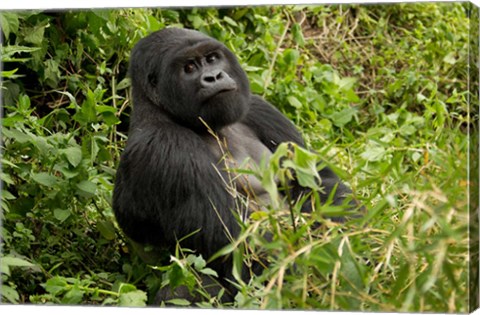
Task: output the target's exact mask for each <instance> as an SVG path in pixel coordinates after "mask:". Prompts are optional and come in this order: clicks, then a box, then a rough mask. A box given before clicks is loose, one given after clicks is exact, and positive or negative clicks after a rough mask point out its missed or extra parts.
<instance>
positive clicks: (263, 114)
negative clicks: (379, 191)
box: [244, 96, 357, 212]
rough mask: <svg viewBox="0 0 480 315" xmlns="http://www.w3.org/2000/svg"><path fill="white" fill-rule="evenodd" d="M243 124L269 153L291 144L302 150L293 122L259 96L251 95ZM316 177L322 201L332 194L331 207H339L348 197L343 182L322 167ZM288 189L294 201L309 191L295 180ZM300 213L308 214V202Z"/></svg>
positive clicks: (354, 203)
mask: <svg viewBox="0 0 480 315" xmlns="http://www.w3.org/2000/svg"><path fill="white" fill-rule="evenodd" d="M244 123H245V124H246V125H247V126H249V127H250V128H251V129H252V130H253V132H255V134H256V135H257V136H258V138H259V139H260V141H262V143H263V144H265V146H267V147H268V148H269V149H270V150H271V151H272V152H273V151H275V150H276V148H277V147H278V145H279V144H280V143H282V142H293V143H296V144H298V145H299V146H302V147H305V143H304V141H303V139H302V136H301V135H300V133H299V132H298V130H297V129H296V127H295V126H294V125H293V123H292V122H291V121H290V120H289V119H288V118H287V117H285V116H284V115H283V114H282V113H281V112H280V111H279V110H278V109H276V108H275V107H274V106H273V105H271V104H270V103H268V102H266V101H264V100H263V99H262V98H260V97H258V96H252V105H251V109H250V111H249V113H248V115H247V117H246V118H245V121H244ZM319 176H320V178H321V180H322V186H323V188H324V190H323V191H322V192H319V194H320V197H321V200H322V201H323V202H324V201H326V200H328V198H329V197H330V194H331V193H332V192H333V199H332V204H333V205H341V204H342V203H343V200H344V199H345V197H346V196H347V195H350V194H351V190H350V189H349V188H348V187H347V186H345V184H343V183H342V181H341V180H340V178H339V177H338V176H337V175H336V174H335V173H334V172H333V171H332V170H331V169H330V168H329V167H327V166H325V167H323V168H322V169H321V170H320V171H319ZM290 187H291V193H292V197H293V198H294V199H298V198H300V197H301V196H302V195H305V194H307V193H309V192H310V190H309V189H307V188H304V187H301V186H300V185H299V184H298V182H297V181H293V182H292V183H290ZM350 205H351V206H352V207H356V206H357V203H356V202H354V201H352V202H351V203H350ZM302 211H303V212H311V211H312V205H311V203H310V202H308V201H307V202H305V203H304V204H303V206H302Z"/></svg>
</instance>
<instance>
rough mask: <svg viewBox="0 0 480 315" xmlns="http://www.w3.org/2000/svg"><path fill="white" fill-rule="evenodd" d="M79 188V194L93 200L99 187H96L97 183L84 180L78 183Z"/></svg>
mask: <svg viewBox="0 0 480 315" xmlns="http://www.w3.org/2000/svg"><path fill="white" fill-rule="evenodd" d="M77 188H78V191H77V192H78V194H79V195H80V196H83V197H86V198H91V197H93V196H95V194H96V192H97V185H95V183H93V182H91V181H88V180H84V181H81V182H80V183H78V184H77Z"/></svg>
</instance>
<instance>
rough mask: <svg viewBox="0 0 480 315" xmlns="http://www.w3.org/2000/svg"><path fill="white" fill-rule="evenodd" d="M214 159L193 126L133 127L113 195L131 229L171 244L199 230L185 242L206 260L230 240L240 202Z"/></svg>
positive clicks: (136, 236)
mask: <svg viewBox="0 0 480 315" xmlns="http://www.w3.org/2000/svg"><path fill="white" fill-rule="evenodd" d="M159 125H160V126H161V127H159ZM212 163H215V161H214V158H213V155H212V153H211V152H210V151H208V150H207V148H206V147H205V145H204V143H203V141H202V140H201V139H200V137H199V136H198V135H197V134H195V133H194V132H192V131H191V130H189V129H187V128H183V127H181V126H179V125H177V124H173V123H168V122H167V123H166V122H164V121H163V122H161V124H160V123H158V122H157V124H155V125H153V124H151V122H149V124H146V125H144V126H142V127H137V128H134V129H132V130H131V132H130V137H129V141H128V145H127V147H126V149H125V152H124V154H123V157H122V160H121V163H120V165H119V169H118V171H117V180H116V185H115V191H114V199H113V207H114V209H115V212H116V213H115V214H116V217H117V220H118V222H119V224H120V226H122V228H123V230H124V231H125V233H126V234H127V235H128V236H129V237H130V238H132V239H133V240H134V241H136V242H138V243H141V244H150V245H153V246H156V247H166V246H169V245H170V246H171V245H172V244H176V242H177V241H178V240H179V239H181V238H182V237H184V236H186V235H188V234H190V233H193V232H195V231H196V230H199V231H198V232H197V233H195V234H193V235H191V236H190V237H188V238H187V239H185V240H184V241H183V242H182V243H181V244H182V247H185V248H190V249H195V250H197V252H198V253H200V254H202V255H203V256H204V257H205V258H208V257H209V256H211V254H213V253H214V252H216V251H217V250H218V249H220V248H221V247H222V246H224V245H226V244H228V242H229V239H228V233H230V234H231V235H232V236H233V237H235V236H237V235H238V229H239V227H238V224H237V222H236V221H235V217H234V216H233V214H232V212H231V211H232V209H233V206H234V200H233V198H232V196H230V194H229V193H228V192H227V191H226V189H225V185H224V183H223V179H222V177H221V175H220V174H219V173H218V172H216V171H215V169H214V167H212ZM219 218H221V219H219ZM225 227H226V228H225ZM227 230H228V232H227Z"/></svg>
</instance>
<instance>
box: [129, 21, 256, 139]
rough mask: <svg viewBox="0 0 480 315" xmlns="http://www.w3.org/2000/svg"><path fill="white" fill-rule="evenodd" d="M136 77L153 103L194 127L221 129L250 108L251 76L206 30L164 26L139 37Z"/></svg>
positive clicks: (133, 73)
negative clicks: (143, 36)
mask: <svg viewBox="0 0 480 315" xmlns="http://www.w3.org/2000/svg"><path fill="white" fill-rule="evenodd" d="M131 60H132V63H131V67H130V69H131V77H132V82H136V85H134V90H137V91H138V90H140V91H141V93H144V94H145V97H147V98H148V99H149V100H150V102H151V103H153V104H154V105H156V106H159V107H161V108H162V109H163V110H164V111H165V112H166V113H168V114H169V116H170V117H171V118H172V119H173V120H175V121H176V122H178V123H180V124H182V125H184V126H187V127H188V128H191V129H194V130H204V129H205V126H204V123H203V122H202V121H201V120H203V121H204V122H205V123H206V124H207V125H208V127H210V128H212V129H213V130H218V129H219V128H221V127H224V126H226V125H229V124H232V123H234V122H236V121H239V120H240V119H242V118H243V117H244V116H245V115H246V113H247V112H248V108H249V104H250V90H249V82H248V79H247V76H246V74H245V72H244V71H243V69H242V68H241V67H240V64H239V63H238V61H237V59H236V57H235V56H234V55H233V53H232V52H231V51H229V50H228V49H227V48H226V47H225V46H224V45H223V44H221V43H220V42H218V41H216V40H214V39H212V38H210V37H208V36H206V35H203V34H202V33H200V32H197V31H193V30H185V29H175V28H170V29H164V30H162V31H159V32H155V33H153V34H151V35H149V36H148V37H146V38H144V39H142V40H141V41H139V43H138V44H137V45H136V46H135V48H134V51H133V53H132V58H131Z"/></svg>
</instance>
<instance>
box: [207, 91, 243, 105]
mask: <svg viewBox="0 0 480 315" xmlns="http://www.w3.org/2000/svg"><path fill="white" fill-rule="evenodd" d="M236 90H237V88H236V87H231V88H223V89H219V90H218V91H214V92H213V93H211V92H212V91H209V92H210V93H208V95H205V98H204V101H203V103H206V102H209V101H211V100H212V99H215V98H217V97H222V96H223V95H225V94H226V93H229V92H234V91H236Z"/></svg>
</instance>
